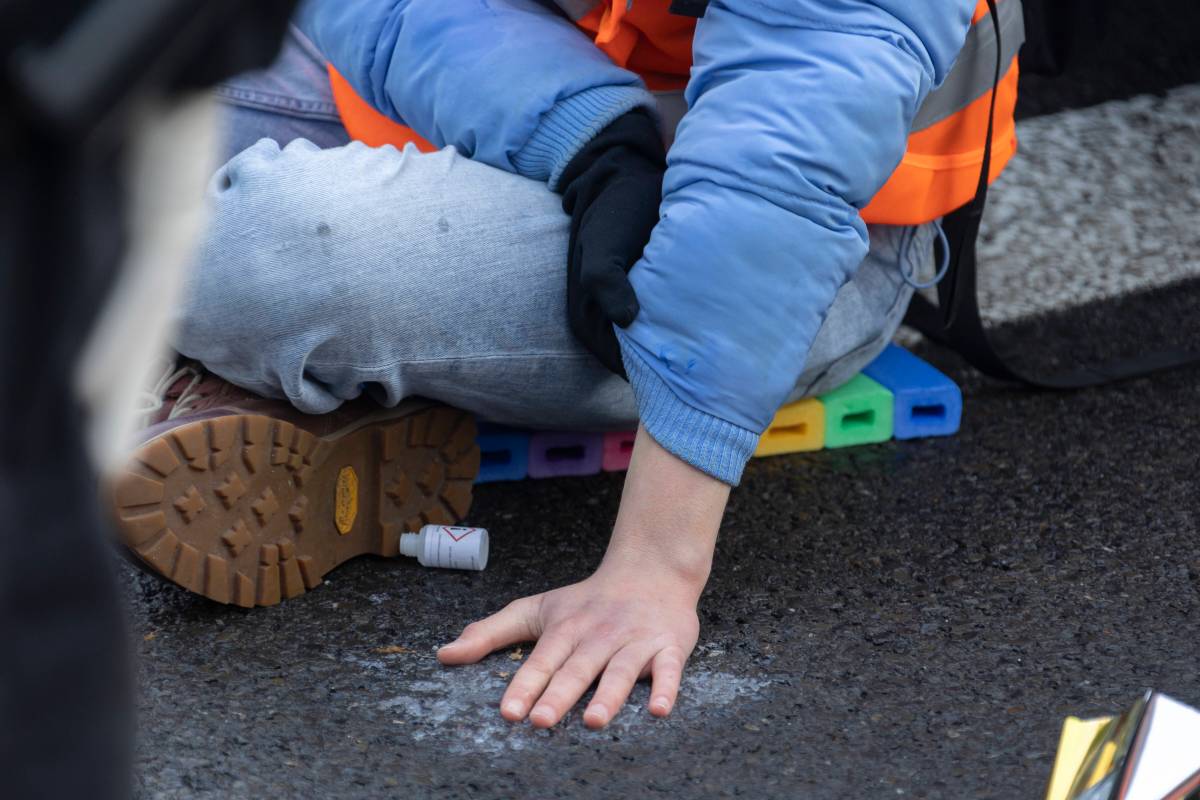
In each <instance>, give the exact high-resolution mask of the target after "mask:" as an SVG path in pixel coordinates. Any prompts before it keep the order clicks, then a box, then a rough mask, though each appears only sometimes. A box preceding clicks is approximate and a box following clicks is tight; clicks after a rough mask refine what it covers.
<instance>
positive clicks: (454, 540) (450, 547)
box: [400, 525, 488, 570]
mask: <svg viewBox="0 0 1200 800" xmlns="http://www.w3.org/2000/svg"><path fill="white" fill-rule="evenodd" d="M400 554H401V555H405V556H415V557H416V559H417V561H419V562H420V563H421V566H423V567H444V568H445V569H473V570H482V569H483V568H484V567H486V566H487V560H488V532H487V531H486V530H484V529H483V528H463V527H460V526H456V525H426V526H424V527H422V528H421V530H420V532H419V533H402V534H400Z"/></svg>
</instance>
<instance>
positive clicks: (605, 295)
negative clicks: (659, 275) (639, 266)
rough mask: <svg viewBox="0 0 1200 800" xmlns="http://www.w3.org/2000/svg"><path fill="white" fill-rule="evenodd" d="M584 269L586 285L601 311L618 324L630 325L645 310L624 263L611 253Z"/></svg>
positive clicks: (625, 326) (622, 325)
mask: <svg viewBox="0 0 1200 800" xmlns="http://www.w3.org/2000/svg"><path fill="white" fill-rule="evenodd" d="M584 269H585V271H586V275H585V278H584V282H585V284H586V288H587V290H588V291H589V293H590V294H591V296H592V299H593V300H594V301H595V303H596V305H597V306H599V308H600V311H601V312H602V313H603V314H604V316H605V317H607V318H608V319H609V320H610V321H612V322H614V323H615V324H617V325H618V326H620V327H622V328H628V327H629V326H630V325H631V324H632V323H633V320H634V319H635V318H636V317H637V315H638V312H639V311H641V304H640V303H638V298H637V293H636V292H634V290H633V284H632V283H630V281H629V274H628V273H627V272H626V271H625V267H624V265H623V264H622V263H620V261H619V260H618V259H616V258H612V257H610V258H606V259H604V260H602V261H599V262H593V263H590V264H588V265H586V266H585V267H584Z"/></svg>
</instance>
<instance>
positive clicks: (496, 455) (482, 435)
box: [475, 424, 529, 483]
mask: <svg viewBox="0 0 1200 800" xmlns="http://www.w3.org/2000/svg"><path fill="white" fill-rule="evenodd" d="M475 441H476V443H478V445H479V475H478V477H476V478H475V482H476V483H491V482H492V481H519V480H524V478H525V476H526V475H527V474H528V472H529V433H528V432H527V431H515V430H512V429H511V428H502V427H500V426H498V425H487V424H481V425H480V426H479V433H478V434H477V435H476V436H475Z"/></svg>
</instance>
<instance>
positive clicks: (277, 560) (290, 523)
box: [111, 406, 479, 608]
mask: <svg viewBox="0 0 1200 800" xmlns="http://www.w3.org/2000/svg"><path fill="white" fill-rule="evenodd" d="M347 466H348V467H350V468H352V469H353V470H354V471H355V474H356V475H357V480H358V486H357V495H356V497H354V501H355V504H356V509H357V515H356V517H355V520H354V523H353V526H352V528H351V529H350V530H349V531H348V533H346V534H345V535H342V534H341V533H339V531H338V529H337V527H336V526H335V522H334V503H335V494H336V491H337V486H336V484H337V476H338V474H339V471H340V470H342V469H344V468H345V467H347ZM478 470H479V448H478V447H477V446H476V444H475V423H474V420H473V419H472V418H471V416H470V415H468V414H466V413H464V412H461V411H456V410H454V409H451V408H447V407H436V406H435V407H432V408H426V409H423V410H420V411H416V412H414V413H412V414H411V415H409V416H407V417H402V418H399V419H392V420H387V421H384V422H376V423H372V424H369V425H366V426H364V427H363V428H360V429H358V430H355V431H353V432H351V433H348V434H345V435H343V436H341V437H339V438H337V439H322V438H319V437H317V436H314V435H313V434H311V433H309V432H308V431H306V430H304V429H302V428H298V427H296V426H295V425H293V424H291V423H289V422H285V421H283V420H277V419H272V418H269V417H265V416H257V415H245V416H229V417H219V418H216V419H210V420H199V421H196V422H192V423H189V424H187V425H183V426H181V427H179V428H176V429H174V430H172V431H169V432H168V433H166V434H163V435H162V436H159V437H157V438H155V439H153V440H152V441H150V442H147V443H145V444H143V445H142V446H141V447H140V448H139V449H138V450H137V451H136V452H135V453H134V454H133V456H132V457H131V458H130V459H129V462H128V464H127V465H126V467H125V469H124V470H123V471H122V472H121V473H120V474H119V475H117V476H116V477H115V478H114V479H113V482H112V485H111V493H112V499H113V504H114V509H115V515H116V521H117V528H118V532H119V535H120V538H121V539H122V541H123V542H124V544H125V545H127V546H128V547H129V548H130V549H131V550H132V551H133V552H134V553H136V555H137V557H138V558H139V559H140V560H141V561H142V562H144V563H145V564H146V565H147V566H149V567H150V569H151V570H153V571H155V572H157V573H159V574H161V575H163V576H164V577H167V578H169V579H170V580H172V581H174V582H175V583H177V584H178V585H180V586H182V587H183V588H185V589H188V590H189V591H192V592H196V593H199V594H203V595H204V596H206V597H208V598H210V599H212V600H214V601H216V602H218V603H232V604H235V605H239V606H242V607H246V608H249V607H252V606H256V605H259V606H267V605H274V604H276V603H278V602H280V601H281V600H285V599H288V598H292V597H296V596H298V595H301V594H303V593H304V592H306V591H308V590H310V589H314V588H316V587H317V586H320V585H321V583H322V581H323V579H324V575H325V574H326V573H327V572H329V571H330V570H331V569H333V568H335V567H336V566H338V565H339V564H341V563H343V562H344V561H346V560H348V559H350V558H353V557H355V556H358V555H362V554H365V553H374V554H377V555H382V556H396V555H398V554H399V540H400V534H401V533H402V532H405V531H415V530H418V529H419V528H420V526H421V525H424V524H429V523H438V524H454V523H457V522H460V521H461V520H462V519H463V517H464V516H465V515H466V513H467V511H468V509H469V508H470V503H471V490H472V486H473V482H474V478H475V475H476V474H477V472H478Z"/></svg>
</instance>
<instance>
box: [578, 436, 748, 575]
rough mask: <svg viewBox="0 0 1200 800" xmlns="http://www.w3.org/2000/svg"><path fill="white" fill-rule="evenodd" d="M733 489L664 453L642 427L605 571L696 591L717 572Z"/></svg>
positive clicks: (622, 495) (603, 566) (635, 446)
mask: <svg viewBox="0 0 1200 800" xmlns="http://www.w3.org/2000/svg"><path fill="white" fill-rule="evenodd" d="M728 500H729V485H728V484H725V483H722V482H721V481H719V480H717V479H716V478H713V477H712V476H710V475H707V474H705V473H704V472H701V471H700V470H698V469H696V468H695V467H693V466H691V465H690V464H687V463H685V462H684V461H681V460H680V459H679V458H677V457H675V456H674V455H672V454H671V453H670V452H668V451H667V450H665V449H664V448H663V447H662V446H661V445H659V444H658V442H656V441H655V440H654V438H653V437H652V436H650V434H649V433H647V432H646V429H645V427H639V428H638V433H637V439H636V441H635V443H634V447H633V459H632V460H631V462H630V464H629V472H628V473H627V474H626V477H625V488H624V490H623V491H622V493H621V507H620V510H619V511H618V512H617V521H616V525H615V526H614V527H613V535H612V540H611V541H610V542H609V546H608V552H607V553H606V554H605V556H604V563H603V565H602V567H601V569H606V568H619V569H648V570H651V571H654V572H656V573H658V574H660V575H661V576H662V577H663V578H664V579H666V580H678V581H681V582H682V583H683V584H685V585H688V586H691V587H694V590H695V593H696V596H697V598H698V597H699V594H700V591H701V590H703V588H704V584H705V582H706V581H707V580H708V574H709V571H710V570H711V568H712V558H713V550H714V548H715V547H716V541H717V531H718V529H719V528H720V526H721V517H722V516H723V515H724V513H725V504H726V503H727V502H728Z"/></svg>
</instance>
